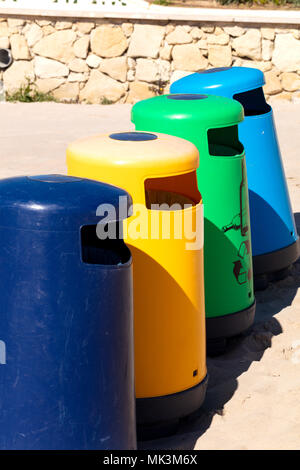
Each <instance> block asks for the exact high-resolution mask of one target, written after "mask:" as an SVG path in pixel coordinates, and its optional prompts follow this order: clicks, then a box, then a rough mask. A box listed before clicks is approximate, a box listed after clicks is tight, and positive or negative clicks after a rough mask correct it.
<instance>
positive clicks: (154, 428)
mask: <svg viewBox="0 0 300 470" xmlns="http://www.w3.org/2000/svg"><path fill="white" fill-rule="evenodd" d="M207 382H208V377H207V376H206V377H205V378H204V379H203V380H202V382H200V383H199V384H198V385H196V386H195V387H192V388H189V389H188V390H184V391H183V392H178V393H174V394H172V395H165V396H161V397H153V398H137V399H136V418H137V435H138V440H139V441H145V440H150V439H158V438H160V437H165V436H168V435H171V434H174V433H175V432H176V430H177V426H178V424H179V420H180V419H181V418H184V417H185V416H188V415H190V414H192V413H194V412H195V411H196V410H198V409H199V408H200V406H201V405H202V403H203V401H204V399H205V394H206V388H207Z"/></svg>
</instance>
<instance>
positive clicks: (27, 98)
mask: <svg viewBox="0 0 300 470" xmlns="http://www.w3.org/2000/svg"><path fill="white" fill-rule="evenodd" d="M6 101H10V102H16V101H19V102H21V103H37V102H42V101H56V100H55V98H54V96H53V95H51V93H43V92H41V91H39V90H38V88H37V86H36V85H35V84H34V83H33V82H32V81H31V80H30V79H29V78H27V83H26V84H24V85H21V86H20V88H19V89H18V90H16V91H14V92H12V93H6Z"/></svg>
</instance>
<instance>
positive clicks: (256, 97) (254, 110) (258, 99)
mask: <svg viewBox="0 0 300 470" xmlns="http://www.w3.org/2000/svg"><path fill="white" fill-rule="evenodd" d="M233 98H234V99H235V100H236V101H238V102H239V103H241V105H242V106H243V108H244V112H245V116H259V115H260V114H266V113H269V112H270V110H271V107H270V106H269V105H268V104H267V102H266V99H265V95H264V92H263V89H262V88H255V90H250V91H244V92H243V93H237V94H236V95H234V96H233Z"/></svg>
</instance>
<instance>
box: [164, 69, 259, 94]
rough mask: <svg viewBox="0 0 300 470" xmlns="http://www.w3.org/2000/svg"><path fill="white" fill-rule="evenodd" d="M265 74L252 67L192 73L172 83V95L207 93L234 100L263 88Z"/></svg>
mask: <svg viewBox="0 0 300 470" xmlns="http://www.w3.org/2000/svg"><path fill="white" fill-rule="evenodd" d="M264 84H265V78H264V74H263V72H261V70H258V69H254V68H251V67H220V68H213V69H208V70H204V71H202V72H196V73H192V74H191V75H187V76H186V77H183V78H180V79H179V80H177V81H176V82H174V83H172V85H171V87H170V92H171V93H207V94H210V95H220V96H226V97H227V98H233V96H234V95H235V94H237V93H243V92H246V91H250V90H254V89H255V88H261V87H262V86H263V85H264Z"/></svg>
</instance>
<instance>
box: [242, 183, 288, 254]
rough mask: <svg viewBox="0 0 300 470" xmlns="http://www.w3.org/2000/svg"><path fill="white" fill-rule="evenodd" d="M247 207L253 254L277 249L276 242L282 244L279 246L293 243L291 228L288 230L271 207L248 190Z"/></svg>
mask: <svg viewBox="0 0 300 470" xmlns="http://www.w3.org/2000/svg"><path fill="white" fill-rule="evenodd" d="M249 205H250V218H251V226H252V231H251V238H252V247H253V254H255V252H256V251H257V249H259V252H260V253H267V252H270V251H273V250H276V249H278V241H279V243H280V244H281V243H282V245H281V246H285V245H286V246H287V245H289V244H290V243H293V241H294V240H293V236H291V229H292V227H291V226H290V228H289V227H288V226H287V225H286V223H285V222H284V220H282V218H281V217H280V216H279V215H278V214H277V212H276V211H275V210H274V209H273V207H272V206H270V204H268V203H267V202H266V201H265V200H264V199H263V198H262V197H260V196H259V195H258V194H257V193H255V192H254V191H251V190H249ZM288 215H289V214H288ZM290 215H292V214H290ZM254 225H255V229H254ZM290 225H291V224H290ZM272 244H273V245H272Z"/></svg>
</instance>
